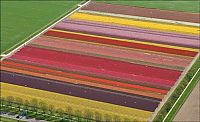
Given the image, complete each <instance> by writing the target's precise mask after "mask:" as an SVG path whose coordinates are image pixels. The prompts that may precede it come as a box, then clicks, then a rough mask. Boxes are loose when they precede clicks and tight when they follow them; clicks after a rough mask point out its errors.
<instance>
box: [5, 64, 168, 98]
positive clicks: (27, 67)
mask: <svg viewBox="0 0 200 122" xmlns="http://www.w3.org/2000/svg"><path fill="white" fill-rule="evenodd" d="M4 66H5V67H4ZM6 67H12V68H13V69H12V68H11V69H9V68H7V69H6ZM1 68H2V70H6V71H11V70H13V72H16V71H14V70H16V69H21V70H24V71H23V74H25V73H26V71H32V72H38V73H42V74H45V73H46V74H47V73H48V74H50V75H52V76H53V75H54V76H61V77H66V78H71V79H76V80H78V79H80V80H84V81H90V82H99V83H105V84H110V85H113V86H115V85H116V86H119V87H123V88H130V89H137V90H141V91H151V92H155V93H164V94H166V93H167V90H160V89H156V88H149V87H145V86H139V85H134V84H130V83H123V82H119V81H111V80H107V79H100V78H95V77H89V76H84V75H79V74H72V73H67V72H61V71H59V72H58V71H57V70H53V69H47V68H42V67H37V66H32V65H27V64H21V63H15V62H10V61H9V62H8V61H7V62H3V63H2V67H1ZM14 68H15V69H14ZM18 72H20V71H18ZM16 73H17V72H16ZM21 73H22V71H21ZM28 73H29V72H27V74H28ZM30 75H33V74H30ZM38 75H39V74H38ZM39 77H42V75H40V76H39ZM43 77H46V76H45V75H44V76H43ZM49 78H51V77H49ZM61 81H62V80H61ZM63 81H64V80H63Z"/></svg>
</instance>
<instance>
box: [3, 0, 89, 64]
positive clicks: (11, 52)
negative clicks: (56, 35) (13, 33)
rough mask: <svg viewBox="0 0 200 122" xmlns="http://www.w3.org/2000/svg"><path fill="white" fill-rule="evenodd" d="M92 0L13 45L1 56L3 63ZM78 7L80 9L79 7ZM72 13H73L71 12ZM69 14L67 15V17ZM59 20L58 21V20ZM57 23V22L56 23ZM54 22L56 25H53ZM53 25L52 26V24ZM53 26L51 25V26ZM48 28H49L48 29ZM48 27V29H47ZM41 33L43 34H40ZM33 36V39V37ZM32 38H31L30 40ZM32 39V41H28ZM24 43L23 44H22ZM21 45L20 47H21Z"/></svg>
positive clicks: (79, 5)
mask: <svg viewBox="0 0 200 122" xmlns="http://www.w3.org/2000/svg"><path fill="white" fill-rule="evenodd" d="M90 1H91V0H88V1H86V2H84V3H83V4H78V5H76V9H74V10H73V9H72V10H69V11H67V12H65V13H64V14H62V15H61V16H59V17H58V18H60V19H59V20H57V21H56V19H55V20H53V21H51V22H49V23H48V24H46V25H45V26H43V27H44V28H41V29H39V30H37V31H36V32H34V33H33V34H31V35H29V36H28V37H26V38H25V39H23V40H22V41H20V42H19V43H17V44H15V45H13V46H12V47H10V48H9V49H7V50H5V51H4V52H2V54H1V57H2V58H1V61H2V60H4V59H5V58H7V57H9V56H11V55H12V54H14V53H15V52H16V51H18V50H19V49H21V48H22V47H24V46H26V45H27V44H28V43H29V42H31V41H32V40H33V39H35V38H37V37H38V36H39V35H41V34H43V33H45V32H46V31H47V30H49V29H50V28H52V27H53V26H54V25H56V24H57V23H59V22H60V21H62V20H63V19H65V18H66V17H68V16H70V15H72V14H73V13H74V12H76V11H78V10H79V9H81V8H82V7H83V6H85V5H87V4H89V3H90ZM77 6H78V7H77ZM70 11H71V12H70ZM68 12H70V13H69V14H67V13H68ZM66 14H67V15H66ZM58 18H57V19H58ZM54 21H55V22H54ZM53 22H54V23H53ZM51 23H52V24H51ZM49 24H51V25H49ZM48 25H49V26H48ZM46 26H48V27H46ZM45 27H46V28H45ZM40 31H41V32H40ZM37 32H39V33H38V34H36V33H37ZM35 34H36V35H35ZM32 36H33V37H32ZM30 37H31V38H30ZM28 38H30V39H28ZM26 39H28V40H27V41H25V40H26ZM23 41H25V42H24V43H22V42H23ZM20 43H22V44H20ZM19 44H20V45H19ZM16 45H19V46H18V47H16V48H15V49H14V50H12V51H10V52H9V53H8V54H4V53H5V52H6V51H9V50H11V49H12V48H14V47H15V46H16Z"/></svg>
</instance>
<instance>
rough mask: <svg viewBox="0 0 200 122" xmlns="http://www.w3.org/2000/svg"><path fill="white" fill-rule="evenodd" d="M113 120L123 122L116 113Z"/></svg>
mask: <svg viewBox="0 0 200 122" xmlns="http://www.w3.org/2000/svg"><path fill="white" fill-rule="evenodd" d="M113 121H114V122H121V118H120V116H117V115H114V117H113Z"/></svg>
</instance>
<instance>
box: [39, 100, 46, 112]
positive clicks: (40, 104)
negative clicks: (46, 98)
mask: <svg viewBox="0 0 200 122" xmlns="http://www.w3.org/2000/svg"><path fill="white" fill-rule="evenodd" d="M39 108H40V109H42V113H43V114H45V113H46V112H47V110H48V108H47V104H46V103H45V102H43V101H41V102H39Z"/></svg>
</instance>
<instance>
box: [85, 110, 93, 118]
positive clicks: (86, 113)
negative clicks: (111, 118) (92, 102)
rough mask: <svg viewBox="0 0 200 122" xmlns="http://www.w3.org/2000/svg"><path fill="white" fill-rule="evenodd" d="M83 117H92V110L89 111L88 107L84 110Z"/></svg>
mask: <svg viewBox="0 0 200 122" xmlns="http://www.w3.org/2000/svg"><path fill="white" fill-rule="evenodd" d="M84 117H85V118H87V119H93V112H92V111H90V110H89V109H87V110H85V111H84Z"/></svg>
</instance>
